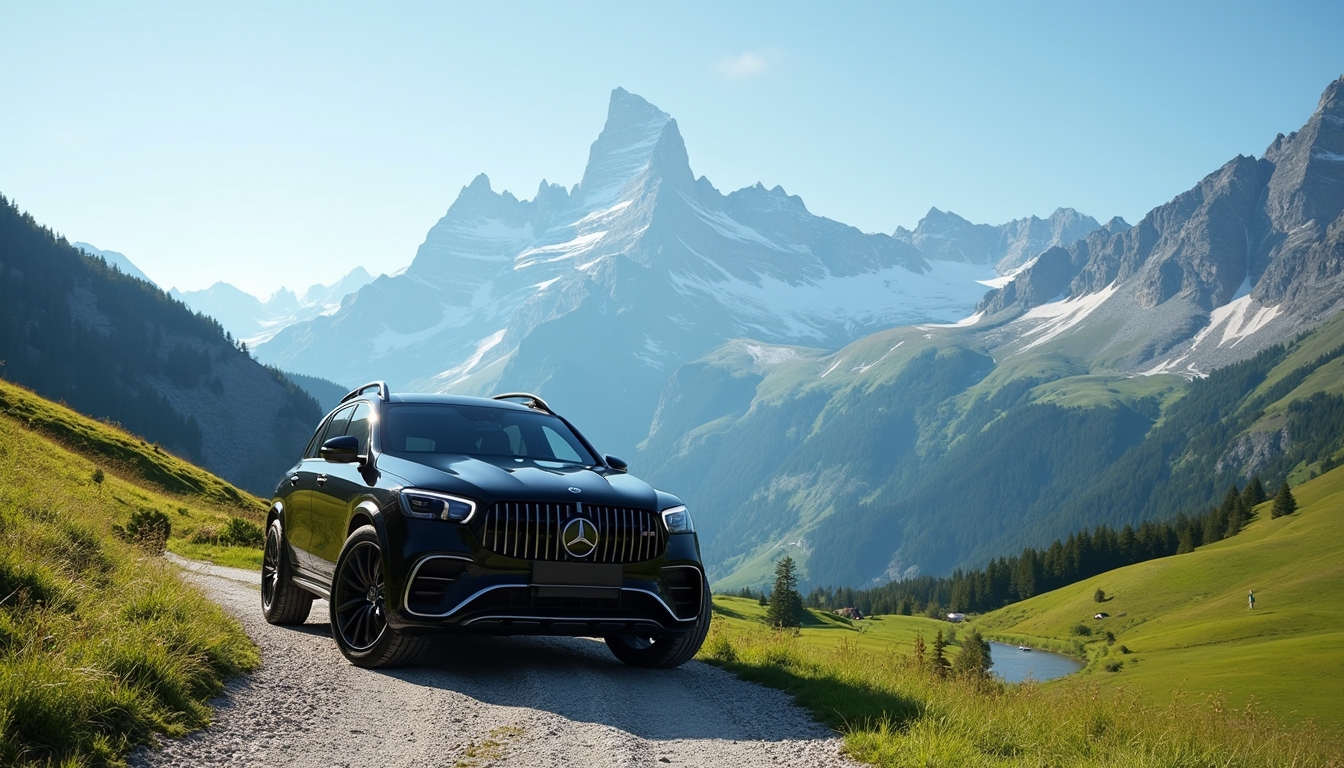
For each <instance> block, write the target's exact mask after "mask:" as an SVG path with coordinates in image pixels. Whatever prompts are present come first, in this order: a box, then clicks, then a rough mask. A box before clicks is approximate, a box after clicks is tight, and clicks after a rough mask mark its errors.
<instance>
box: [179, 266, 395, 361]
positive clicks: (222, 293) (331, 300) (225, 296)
mask: <svg viewBox="0 0 1344 768" xmlns="http://www.w3.org/2000/svg"><path fill="white" fill-rule="evenodd" d="M371 282H373V276H372V275H370V274H369V273H368V272H367V271H365V269H364V268H363V267H355V268H354V269H353V270H351V271H350V273H349V274H347V275H346V276H345V277H342V278H341V279H340V280H338V281H336V282H335V283H332V284H331V285H312V286H310V287H309V288H308V289H307V290H305V291H304V292H303V294H302V295H296V294H295V293H294V292H293V291H291V290H289V289H288V288H281V289H280V290H278V291H276V292H275V293H273V294H271V297H270V298H269V299H266V300H265V301H262V300H261V299H258V298H257V297H256V296H253V295H252V294H250V293H246V292H244V291H242V290H240V289H238V288H235V287H233V286H232V285H230V284H228V283H225V282H217V283H215V284H214V285H212V286H210V287H209V288H206V289H205V290H201V291H179V290H178V289H176V288H173V289H172V290H170V291H169V292H168V293H169V295H171V296H172V297H173V298H175V299H178V300H179V301H182V302H184V303H186V304H187V306H189V307H191V308H192V309H194V310H196V311H197V312H201V313H202V314H206V315H209V316H210V317H213V318H215V319H216V320H218V321H219V322H220V324H221V325H223V326H224V328H225V330H227V331H229V332H230V333H232V334H233V336H234V337H235V338H238V339H241V340H243V341H245V342H247V344H248V346H252V347H255V346H256V345H258V344H261V343H262V342H264V341H266V340H268V339H270V338H271V337H272V336H274V335H275V334H277V333H279V332H280V330H281V329H283V328H285V327H286V326H289V325H293V324H294V323H297V322H301V321H303V320H310V319H312V318H314V317H317V316H319V315H322V314H330V313H332V312H335V311H336V310H337V309H339V308H340V306H341V300H342V299H344V298H345V297H346V296H348V295H349V294H351V293H354V292H355V291H357V290H359V289H360V288H361V287H363V286H365V285H368V284H369V283H371Z"/></svg>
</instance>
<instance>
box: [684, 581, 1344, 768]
mask: <svg viewBox="0 0 1344 768" xmlns="http://www.w3.org/2000/svg"><path fill="white" fill-rule="evenodd" d="M714 608H715V610H714V624H713V626H712V628H711V630H710V635H709V638H708V640H707V641H706V643H705V646H704V648H703V649H702V650H701V652H700V658H701V659H703V660H705V661H707V662H709V663H711V664H716V665H718V666H721V667H723V668H725V669H728V670H730V671H732V672H734V673H736V674H737V675H739V676H740V677H742V678H744V679H748V680H753V681H756V682H759V683H762V684H765V685H769V686H771V687H774V688H779V689H781V690H784V691H787V692H789V693H791V694H793V695H794V697H795V699H796V701H797V703H798V704H799V705H801V706H804V707H807V708H808V709H810V710H811V711H812V713H813V714H814V715H815V716H816V717H817V718H818V719H819V720H822V721H823V722H826V723H828V724H829V725H831V726H832V727H834V728H835V729H836V730H837V731H839V732H840V733H841V734H842V735H843V736H844V739H845V750H846V751H847V752H848V753H849V754H850V755H852V756H853V757H855V758H857V759H859V760H862V761H864V762H869V763H875V764H877V765H881V766H891V767H892V768H897V767H900V768H905V767H906V766H966V767H967V768H970V767H972V766H973V767H974V768H981V767H982V766H1002V767H1003V768H1010V767H1011V768H1027V767H1028V766H1045V765H1048V766H1078V767H1079V768H1084V767H1085V768H1096V767H1097V766H1126V767H1128V766H1144V767H1145V768H1188V767H1192V766H1200V767H1202V766H1209V767H1210V768H1212V767H1213V766H1237V767H1239V768H1252V767H1256V768H1260V767H1263V768H1280V767H1281V766H1299V767H1302V768H1305V767H1306V766H1321V768H1325V767H1327V766H1335V767H1338V766H1340V765H1344V744H1341V740H1340V737H1339V734H1338V732H1337V731H1332V730H1326V731H1324V732H1322V731H1321V730H1318V729H1314V728H1313V727H1312V726H1309V725H1308V726H1292V727H1285V726H1284V725H1283V724H1281V723H1279V722H1276V720H1275V718H1274V717H1273V716H1272V715H1267V714H1266V713H1264V712H1263V711H1261V710H1258V709H1255V708H1241V709H1232V708H1229V707H1227V706H1226V704H1225V702H1222V701H1220V700H1216V699H1215V700H1209V701H1206V700H1204V699H1203V698H1198V697H1187V698H1185V699H1182V700H1179V701H1173V702H1159V701H1155V700H1154V699H1153V697H1151V696H1148V695H1146V694H1145V693H1143V692H1141V691H1136V690H1134V689H1133V688H1131V689H1129V690H1128V691H1126V692H1123V693H1119V694H1117V695H1114V696H1098V695H1097V687H1096V686H1095V684H1093V682H1092V680H1091V679H1090V678H1089V677H1087V676H1082V675H1072V676H1069V677H1067V678H1064V679H1061V680H1059V681H1057V682H1053V683H1050V684H1046V685H1036V684H1023V685H1005V684H1001V683H998V682H996V681H994V680H992V679H984V678H980V677H977V676H975V675H965V676H957V675H953V674H937V673H935V672H933V671H932V670H930V668H929V667H928V665H927V664H925V665H921V664H920V663H918V662H917V660H916V658H915V656H914V654H913V645H914V641H915V635H916V633H922V634H923V635H924V638H925V641H926V643H928V644H929V645H931V644H932V638H933V636H934V634H935V633H936V632H937V631H939V630H940V629H941V630H944V631H948V630H951V629H953V627H951V625H948V624H947V623H945V622H940V621H935V620H932V619H925V618H920V617H909V616H880V617H875V618H874V619H870V620H865V621H861V622H848V621H846V620H843V619H839V618H838V617H834V616H831V615H829V614H825V613H817V612H811V613H810V614H809V616H808V618H807V619H806V620H805V621H804V626H803V628H802V629H801V630H799V631H798V632H796V633H795V632H777V631H772V630H770V629H769V628H768V627H766V626H765V625H764V622H763V618H764V608H762V607H761V606H759V605H757V603H756V602H755V601H753V600H744V599H741V598H732V597H722V596H716V597H715V598H714ZM957 629H958V630H959V633H960V634H961V635H962V637H963V638H964V637H965V636H966V634H965V633H966V632H967V631H968V629H967V628H966V627H958V628H957ZM957 653H958V649H957V648H956V647H955V646H954V647H952V648H950V649H949V657H953V656H955V655H956V654H957Z"/></svg>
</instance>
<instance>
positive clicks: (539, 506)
mask: <svg viewBox="0 0 1344 768" xmlns="http://www.w3.org/2000/svg"><path fill="white" fill-rule="evenodd" d="M576 517H582V518H584V519H586V520H588V521H589V522H591V523H592V524H593V526H594V527H596V528H597V548H596V549H595V550H594V551H593V553H592V554H591V555H588V556H587V557H583V558H578V557H574V556H572V555H570V554H569V553H568V552H566V551H565V548H564V546H563V545H562V544H561V542H560V532H561V531H562V530H563V529H564V527H565V524H566V523H568V522H569V521H570V520H573V519H574V518H576ZM481 543H482V544H483V545H484V546H485V548H486V549H488V550H490V551H491V552H494V553H496V554H500V555H505V556H507V557H516V558H519V559H520V560H561V561H572V562H580V563H639V562H644V561H646V560H653V559H655V558H659V557H662V556H663V553H664V552H665V551H666V550H667V532H666V531H665V530H664V529H663V525H662V521H660V520H659V519H658V513H656V512H653V511H652V510H648V509H634V508H631V507H609V506H605V505H600V504H584V503H581V502H572V501H571V502H532V501H501V502H499V503H498V504H495V505H494V506H493V507H491V508H490V510H489V512H487V513H486V515H485V524H484V526H483V527H482V529H481Z"/></svg>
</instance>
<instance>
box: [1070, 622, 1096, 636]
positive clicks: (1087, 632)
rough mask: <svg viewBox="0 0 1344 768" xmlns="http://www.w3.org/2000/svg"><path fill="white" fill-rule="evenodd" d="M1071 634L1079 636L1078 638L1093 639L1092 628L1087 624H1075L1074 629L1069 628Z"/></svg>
mask: <svg viewBox="0 0 1344 768" xmlns="http://www.w3.org/2000/svg"><path fill="white" fill-rule="evenodd" d="M1069 634H1070V635H1077V636H1078V637H1091V636H1092V628H1091V627H1089V626H1087V625H1086V624H1081V623H1080V624H1074V625H1073V626H1072V627H1069Z"/></svg>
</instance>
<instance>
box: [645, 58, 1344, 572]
mask: <svg viewBox="0 0 1344 768" xmlns="http://www.w3.org/2000/svg"><path fill="white" fill-rule="evenodd" d="M1341 83H1344V80H1341V81H1340V82H1337V83H1334V84H1332V85H1331V86H1330V88H1329V89H1327V92H1326V95H1325V97H1324V98H1323V99H1322V101H1321V107H1320V108H1319V109H1318V110H1317V112H1316V114H1315V115H1313V117H1312V119H1311V121H1310V122H1309V123H1308V126H1307V128H1304V129H1303V131H1301V132H1299V133H1297V134H1294V135H1293V136H1291V137H1287V138H1284V139H1280V140H1278V141H1276V143H1275V145H1274V147H1271V152H1270V153H1268V154H1269V157H1270V158H1271V159H1266V160H1253V159H1250V158H1239V159H1237V160H1234V161H1233V162H1232V163H1229V164H1228V166H1226V167H1225V168H1224V169H1222V170H1221V171H1219V172H1218V173H1215V174H1213V175H1211V176H1210V177H1208V178H1206V179H1204V180H1203V181H1202V182H1201V183H1200V185H1198V186H1197V187H1196V188H1195V189H1193V190H1191V191H1190V192H1187V193H1185V194H1183V195H1181V196H1179V197H1177V198H1176V199H1175V200H1173V201H1172V202H1171V203H1168V204H1166V205H1163V206H1160V207H1158V208H1156V209H1154V211H1153V212H1151V213H1150V214H1149V215H1148V216H1146V217H1145V218H1144V221H1143V222H1141V223H1140V224H1139V225H1137V226H1135V227H1132V228H1131V227H1127V226H1126V225H1124V224H1123V223H1122V222H1116V221H1112V222H1109V223H1108V224H1107V225H1106V226H1104V227H1101V228H1100V229H1097V230H1096V231H1094V232H1092V233H1091V234H1089V235H1088V236H1087V237H1086V238H1084V239H1083V240H1081V241H1077V242H1075V243H1073V244H1071V245H1069V246H1068V247H1066V248H1053V249H1051V250H1049V251H1046V252H1045V253H1043V254H1041V255H1040V256H1039V257H1038V258H1037V259H1036V261H1035V262H1034V263H1033V264H1032V265H1031V266H1029V267H1028V268H1026V269H1024V270H1022V271H1021V272H1019V273H1018V274H1017V275H1016V276H1015V277H1013V279H1011V281H1009V282H1008V283H1007V284H1006V286H1005V287H1004V288H1003V289H1001V290H998V291H996V292H991V293H990V294H989V295H988V296H987V297H986V299H985V302H984V303H983V304H982V305H981V309H982V311H981V312H980V313H978V314H977V315H975V316H973V317H971V318H968V319H967V320H966V321H964V322H961V323H957V324H954V325H951V326H948V325H942V326H939V325H923V326H915V327H907V328H897V329H893V330H889V331H884V332H881V333H877V334H874V335H872V336H869V337H865V338H863V339H860V340H859V341H856V342H854V343H852V344H850V345H848V346H846V347H844V348H842V349H840V350H839V351H837V352H835V353H832V354H826V353H825V352H824V351H821V350H810V351H806V352H800V351H798V350H796V349H791V348H779V349H778V350H777V352H776V353H772V355H770V356H768V357H769V359H770V360H771V362H770V363H768V364H766V363H763V362H762V361H763V360H764V359H765V358H764V357H762V356H760V355H754V356H752V357H751V358H748V357H747V356H746V355H744V354H742V351H743V350H746V349H749V348H753V347H754V348H760V349H764V348H765V347H768V346H769V345H762V344H761V343H760V342H753V341H750V340H738V341H734V342H732V343H730V344H728V345H725V346H723V347H721V348H720V349H719V350H717V351H716V352H715V353H712V354H711V355H709V356H706V357H704V358H702V359H701V360H699V361H697V362H695V363H693V364H691V365H688V366H686V367H684V368H683V369H681V370H678V371H677V372H676V373H675V374H674V375H673V376H672V377H671V379H670V380H669V385H668V387H667V388H666V389H665V390H664V393H663V397H662V405H661V406H660V407H659V409H658V420H657V421H656V422H655V423H654V429H653V431H652V432H651V435H650V437H649V438H648V440H647V441H646V442H645V443H644V444H643V446H642V454H641V455H640V456H638V457H637V462H638V464H643V465H644V466H642V467H638V468H639V470H640V471H641V472H643V473H644V474H645V475H647V476H649V477H650V478H651V479H653V480H654V481H656V482H659V483H661V484H663V485H664V486H666V487H672V488H677V489H678V491H679V492H680V493H681V494H682V495H683V497H685V498H686V499H687V500H688V501H689V502H691V503H692V504H693V505H694V507H693V508H694V509H695V510H696V514H697V518H696V519H697V523H698V524H700V525H701V526H702V529H703V533H702V536H703V539H704V547H705V551H706V554H707V557H708V560H709V565H710V568H711V574H712V577H713V578H715V579H716V580H717V585H718V586H719V587H720V588H732V587H735V586H740V585H758V584H761V583H764V582H766V581H768V578H769V573H770V563H771V562H772V561H773V560H774V559H776V558H778V556H779V555H780V554H781V553H782V552H789V553H791V554H792V555H793V556H794V557H795V559H796V560H798V561H799V562H800V563H802V564H803V568H804V573H805V574H806V576H807V578H808V579H809V580H810V581H811V582H812V583H814V584H819V585H840V584H847V585H855V586H857V585H862V584H866V583H872V582H873V581H879V582H880V581H883V580H887V579H895V578H902V577H906V576H909V575H912V574H916V573H929V574H935V575H939V574H946V573H949V572H950V571H951V570H952V569H954V568H956V567H958V566H959V565H979V564H982V563H984V562H985V561H987V560H988V559H989V558H991V557H994V556H997V555H1000V554H1003V553H1004V552H1008V551H1015V550H1017V549H1020V548H1022V547H1024V546H1039V545H1041V544H1043V543H1045V542H1048V541H1050V540H1052V539H1054V538H1057V537H1064V536H1067V535H1068V534H1069V533H1070V532H1071V531H1074V530H1077V529H1079V528H1085V527H1091V526H1093V525H1097V524H1103V523H1104V524H1108V525H1111V526H1113V527H1116V528H1120V527H1123V526H1124V525H1126V524H1131V523H1138V522H1140V521H1142V520H1145V519H1158V518H1167V517H1171V516H1174V515H1176V514H1178V513H1180V512H1192V513H1193V512H1197V511H1200V510H1201V509H1202V508H1203V507H1204V506H1206V505H1208V504H1212V503H1215V502H1216V501H1217V499H1218V498H1219V497H1220V496H1221V494H1222V493H1223V492H1224V491H1225V490H1226V488H1227V486H1228V485H1229V484H1231V483H1234V482H1235V483H1238V484H1244V483H1245V482H1246V481H1247V480H1248V479H1249V477H1250V476H1251V475H1252V474H1255V473H1260V474H1261V475H1262V477H1263V478H1264V479H1265V480H1266V482H1274V483H1276V482H1278V481H1279V480H1280V479H1282V478H1284V477H1286V476H1288V475H1289V474H1290V473H1297V474H1298V475H1300V474H1301V473H1303V472H1306V471H1318V470H1319V469H1321V468H1322V467H1326V468H1328V463H1329V462H1332V461H1334V460H1335V459H1334V457H1335V455H1336V454H1337V453H1338V451H1339V450H1340V448H1341V447H1344V442H1342V441H1344V430H1341V429H1340V428H1339V424H1340V423H1341V422H1340V418H1344V416H1341V414H1344V397H1341V395H1342V394H1344V393H1342V392H1341V385H1340V384H1339V383H1338V382H1340V381H1341V380H1344V377H1341V376H1340V373H1341V372H1342V371H1344V360H1341V359H1340V358H1341V356H1342V355H1344V318H1341V317H1340V316H1339V315H1338V310H1337V307H1339V306H1344V286H1342V285H1340V283H1339V280H1338V276H1339V274H1340V273H1339V270H1344V251H1340V252H1339V253H1336V250H1337V249H1338V243H1337V242H1336V239H1334V238H1337V237H1338V236H1339V233H1340V232H1344V221H1340V222H1339V223H1337V224H1332V225H1331V226H1330V227H1327V228H1323V229H1322V228H1321V227H1318V226H1317V225H1316V224H1313V222H1317V223H1319V217H1325V216H1330V215H1333V216H1335V217H1336V219H1339V217H1340V216H1341V214H1340V213H1339V208H1340V207H1341V206H1344V196H1340V195H1338V194H1337V193H1338V191H1339V190H1340V189H1344V176H1342V175H1341V171H1340V169H1341V168H1344V163H1336V162H1334V161H1333V160H1329V159H1328V158H1326V159H1324V160H1322V159H1321V158H1322V157H1323V156H1324V155H1323V154H1322V153H1327V150H1325V149H1322V148H1321V147H1323V146H1334V144H1333V143H1331V142H1334V141H1336V140H1337V138H1338V137H1339V136H1344V119H1336V115H1335V113H1336V112H1338V111H1339V110H1340V109H1344V107H1341V105H1340V98H1339V91H1340V89H1341ZM1327 154H1328V153H1327ZM1304 158H1306V159H1304ZM1294 163H1298V165H1300V166H1301V168H1305V170H1301V169H1300V168H1299V170H1300V172H1296V171H1294V170H1293V169H1294V168H1298V165H1294ZM1293 173H1296V175H1293ZM1285 174H1286V175H1285ZM1331 174H1335V175H1333V176H1332V175H1331ZM1336 176H1339V178H1338V179H1336ZM1294 180H1295V181H1294ZM1336 182H1338V183H1336ZM1294 185H1295V186H1294ZM1277 200H1283V201H1291V203H1289V202H1284V203H1276V202H1274V201H1277ZM1239 206H1240V207H1239ZM1257 206H1260V208H1259V209H1260V210H1264V211H1268V213H1266V214H1265V219H1264V223H1263V227H1262V229H1263V231H1264V232H1265V233H1269V234H1266V235H1265V237H1266V238H1268V239H1269V240H1274V237H1273V236H1271V235H1272V234H1273V233H1274V232H1278V231H1280V230H1281V229H1282V228H1284V227H1288V226H1290V225H1292V224H1293V222H1300V223H1298V224H1296V226H1295V229H1293V230H1292V231H1293V232H1296V233H1297V234H1296V235H1294V237H1295V238H1296V239H1293V238H1283V239H1278V240H1275V241H1274V242H1275V244H1274V245H1273V247H1272V248H1271V250H1272V254H1269V255H1265V257H1264V258H1263V259H1261V260H1260V261H1259V262H1258V261H1257V260H1256V259H1257V258H1259V257H1255V254H1256V253H1261V250H1263V249H1261V250H1257V248H1258V247H1259V246H1255V245H1254V244H1255V242H1258V241H1256V240H1254V239H1250V240H1248V235H1247V233H1248V232H1253V231H1259V230H1254V228H1253V227H1252V228H1249V229H1248V228H1247V227H1241V228H1240V229H1238V230H1237V231H1236V232H1237V237H1231V236H1230V235H1229V234H1228V233H1229V232H1230V231H1231V230H1229V229H1227V227H1228V226H1229V222H1231V223H1236V222H1239V221H1246V222H1251V221H1252V217H1251V213H1252V212H1253V211H1255V210H1257ZM1238 217H1240V219H1239V218H1238ZM1304 217H1317V218H1304ZM1275 222H1279V223H1275ZM1237 226H1240V224H1237ZM1313 233H1315V234H1313ZM1317 235H1319V238H1317ZM1314 238H1315V239H1314ZM1266 242H1268V240H1266ZM1248 243H1250V245H1248ZM1261 262H1263V263H1262V264H1261V266H1259V267H1256V266H1255V265H1256V264H1257V263H1261ZM1061 265H1062V266H1061ZM1070 265H1073V266H1070ZM1064 267H1068V269H1073V270H1074V271H1073V272H1069V271H1068V269H1064ZM1075 267H1076V268H1075ZM1056 268H1059V269H1063V270H1064V271H1062V272H1059V273H1058V274H1057V273H1055V272H1052V271H1051V270H1052V269H1056ZM1108 269H1111V270H1112V271H1110V272H1108V271H1106V270H1108ZM1164 270H1165V272H1164ZM1279 273H1283V274H1292V275H1298V276H1299V277H1296V278H1294V279H1293V280H1292V281H1290V282H1291V284H1292V285H1293V286H1296V287H1294V288H1292V289H1291V290H1290V291H1288V292H1284V293H1282V296H1283V298H1282V300H1281V301H1279V303H1276V304H1274V305H1273V307H1274V308H1273V309H1272V311H1271V310H1270V309H1260V310H1256V309H1254V307H1252V305H1251V304H1250V303H1249V302H1254V301H1255V300H1256V299H1255V297H1257V296H1271V295H1279V294H1276V293H1274V291H1276V290H1278V289H1276V288H1274V287H1273V285H1271V284H1270V283H1266V281H1270V282H1271V283H1272V282H1273V278H1272V275H1275V274H1279ZM1162 274H1169V275H1175V276H1177V277H1180V276H1181V275H1185V277H1180V279H1178V280H1176V281H1175V282H1173V283H1171V284H1170V285H1168V284H1167V283H1164V282H1163V281H1162V280H1163V278H1161V275H1162ZM1305 274H1310V275H1311V278H1310V279H1307V278H1305V277H1302V276H1303V275H1305ZM1154 281H1156V282H1154ZM1182 286H1184V287H1182ZM1237 286H1242V291H1243V293H1244V295H1243V297H1242V298H1235V297H1236V295H1237V293H1238V289H1237ZM1060 291H1065V292H1066V293H1065V295H1064V297H1063V298H1060V296H1059V292H1060ZM1068 291H1075V293H1072V294H1070V293H1068ZM1153 291H1157V292H1156V293H1153ZM1163 291H1166V292H1165V293H1164V292H1163ZM1293 291H1297V292H1296V293H1293ZM1143 297H1148V299H1144V300H1145V301H1148V300H1149V299H1151V302H1156V303H1148V304H1140V303H1138V302H1139V301H1140V299H1141V298H1143ZM1010 299H1011V301H1010ZM1041 302H1044V303H1041ZM1237 302H1241V303H1240V304H1238V303H1237ZM1229 307H1230V308H1231V309H1229ZM1332 317H1334V318H1336V319H1334V320H1330V318H1332ZM1327 320H1328V322H1326V321H1327ZM1310 328H1315V330H1314V331H1311V332H1310V333H1308V334H1307V335H1305V336H1297V335H1295V334H1299V333H1301V332H1302V331H1304V330H1306V329H1310ZM1182 340H1184V341H1182ZM1281 341H1283V342H1286V343H1285V344H1283V345H1281V344H1279V342H1281ZM1181 345H1185V346H1181ZM1159 350H1163V351H1162V354H1168V355H1177V356H1178V357H1179V356H1181V355H1186V353H1187V352H1190V353H1191V355H1193V356H1190V355H1187V358H1188V359H1187V362H1188V363H1189V365H1196V366H1197V367H1198V368H1199V370H1207V369H1205V368H1204V367H1203V366H1205V365H1214V364H1216V365H1219V366H1222V367H1221V368H1220V369H1218V370H1216V371H1214V372H1213V373H1212V374H1211V375H1209V376H1208V377H1207V378H1198V377H1194V376H1193V374H1192V373H1191V369H1190V368H1189V365H1187V363H1182V366H1183V367H1182V371H1183V372H1184V374H1185V375H1177V374H1174V373H1171V372H1164V371H1165V370H1166V369H1167V368H1171V367H1172V366H1151V359H1152V357H1153V356H1154V355H1156V354H1158V351H1159ZM1172 350H1176V351H1175V352H1173V351H1172ZM1182 350H1184V351H1182ZM757 358H759V359H757ZM1196 358H1198V361H1197V362H1191V361H1196ZM1173 359H1174V358H1173ZM1145 368H1148V370H1145ZM1138 374H1145V375H1138ZM1192 377H1193V378H1195V381H1193V382H1191V381H1190V380H1189V379H1190V378H1192Z"/></svg>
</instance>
